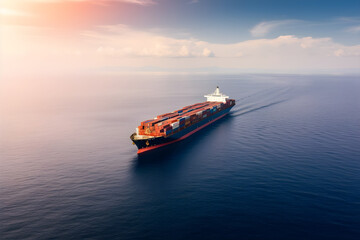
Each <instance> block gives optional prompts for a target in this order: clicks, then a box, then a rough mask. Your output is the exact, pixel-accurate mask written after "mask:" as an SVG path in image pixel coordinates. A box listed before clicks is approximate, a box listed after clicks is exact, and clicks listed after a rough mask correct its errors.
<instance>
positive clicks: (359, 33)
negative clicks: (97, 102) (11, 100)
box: [0, 0, 360, 74]
mask: <svg viewBox="0 0 360 240" xmlns="http://www.w3.org/2000/svg"><path fill="white" fill-rule="evenodd" d="M0 4H1V5H0V7H1V9H0V10H1V11H0V17H1V22H0V23H1V28H0V34H1V35H0V36H1V39H0V41H1V42H0V44H1V45H0V50H1V53H0V61H1V69H0V71H1V72H2V74H19V73H23V74H32V73H67V72H70V73H71V72H74V71H75V72H76V71H79V72H81V71H85V72H91V71H94V72H115V73H117V72H119V73H122V72H125V73H144V72H145V73H149V72H154V73H155V72H156V73H157V72H171V73H244V72H246V73H298V74H307V73H319V74H327V73H329V74H354V73H355V74H358V73H360V1H349V0H343V1H331V0H327V1H322V0H311V1H310V0H286V1H285V0H277V1H269V0H251V1H250V0H237V1H235V0H1V2H0Z"/></svg>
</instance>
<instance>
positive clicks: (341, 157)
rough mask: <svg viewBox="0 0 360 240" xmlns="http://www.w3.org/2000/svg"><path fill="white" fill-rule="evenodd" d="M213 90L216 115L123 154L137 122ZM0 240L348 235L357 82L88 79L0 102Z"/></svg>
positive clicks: (354, 199) (10, 91)
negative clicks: (230, 101)
mask: <svg viewBox="0 0 360 240" xmlns="http://www.w3.org/2000/svg"><path fill="white" fill-rule="evenodd" d="M217 85H219V86H220V89H221V91H222V92H224V93H226V94H227V95H229V96H231V97H232V98H234V99H236V101H237V105H236V106H235V107H234V108H233V110H232V112H231V113H230V114H229V115H228V116H226V117H225V118H223V119H221V120H219V121H218V122H216V123H214V124H212V125H211V126H209V127H207V128H205V129H203V130H201V131H200V132H198V133H197V134H195V135H193V136H191V137H190V138H187V139H185V140H184V141H182V142H179V143H176V144H174V145H171V146H169V147H166V148H163V149H159V151H155V152H152V153H151V152H150V153H149V154H145V155H144V156H137V154H136V150H137V149H136V147H135V146H134V145H132V144H131V141H130V139H129V136H130V135H131V134H132V133H133V132H134V130H135V127H136V126H137V125H138V124H139V123H140V121H143V120H146V119H150V118H153V117H155V116H156V115H158V114H161V113H165V112H170V111H173V110H176V109H178V108H181V107H183V106H185V105H189V104H192V103H196V102H201V101H204V98H203V95H204V94H206V93H209V92H212V91H213V90H214V89H215V87H216V86H217ZM0 100H1V101H0V111H1V112H0V114H1V115H0V116H1V121H0V238H1V239H122V240H126V239H327V240H328V239H342V240H345V239H360V79H359V77H351V76H325V75H318V76H308V75H304V76H302V75H250V74H249V75H132V76H125V75H120V76H115V75H95V76H83V75H76V76H71V77H69V76H67V77H65V76H62V77H53V78H48V77H44V76H39V77H38V78H36V79H12V81H9V82H3V83H2V91H1V94H0Z"/></svg>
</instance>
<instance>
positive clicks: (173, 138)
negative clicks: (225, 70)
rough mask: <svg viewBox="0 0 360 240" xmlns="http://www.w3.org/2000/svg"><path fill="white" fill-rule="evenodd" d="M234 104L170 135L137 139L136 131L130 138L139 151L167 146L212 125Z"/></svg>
mask: <svg viewBox="0 0 360 240" xmlns="http://www.w3.org/2000/svg"><path fill="white" fill-rule="evenodd" d="M232 107H233V106H230V107H228V108H226V109H224V110H222V111H220V112H218V113H216V114H214V115H212V116H209V117H207V118H205V119H203V120H202V121H199V122H197V123H194V124H193V125H191V126H189V127H187V128H184V129H183V130H181V131H179V132H177V133H175V134H173V135H170V136H167V137H165V136H161V137H153V138H148V139H135V138H134V136H135V133H134V134H132V135H131V136H130V139H131V140H132V141H133V143H134V144H135V145H136V146H137V148H138V151H137V153H138V154H140V153H144V152H147V151H151V150H154V149H157V148H161V147H165V146H167V145H169V144H172V143H175V142H178V141H181V140H183V139H185V138H187V137H190V136H191V135H192V134H194V133H196V132H197V131H199V130H201V129H203V128H205V127H206V126H208V125H210V124H211V123H213V122H215V121H217V120H219V119H221V118H222V117H224V116H225V115H226V114H228V113H229V111H230V110H231V108H232Z"/></svg>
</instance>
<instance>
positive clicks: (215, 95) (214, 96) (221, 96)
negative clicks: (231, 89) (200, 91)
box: [204, 87, 229, 103]
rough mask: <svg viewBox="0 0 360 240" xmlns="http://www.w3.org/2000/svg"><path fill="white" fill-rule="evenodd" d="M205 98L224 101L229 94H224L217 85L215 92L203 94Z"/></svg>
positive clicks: (209, 100) (212, 100)
mask: <svg viewBox="0 0 360 240" xmlns="http://www.w3.org/2000/svg"><path fill="white" fill-rule="evenodd" d="M204 97H206V100H207V101H208V102H223V103H225V102H226V99H227V98H229V96H226V95H224V94H222V93H221V92H220V89H219V87H216V90H215V92H213V93H210V94H207V95H205V96H204Z"/></svg>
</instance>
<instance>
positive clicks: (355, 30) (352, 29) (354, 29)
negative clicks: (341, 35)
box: [346, 25, 360, 33]
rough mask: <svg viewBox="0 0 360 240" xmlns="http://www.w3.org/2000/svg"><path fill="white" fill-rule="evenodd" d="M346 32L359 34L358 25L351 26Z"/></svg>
mask: <svg viewBox="0 0 360 240" xmlns="http://www.w3.org/2000/svg"><path fill="white" fill-rule="evenodd" d="M346 31H347V32H351V33H358V32H360V25H359V26H353V27H349V28H347V29H346Z"/></svg>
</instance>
